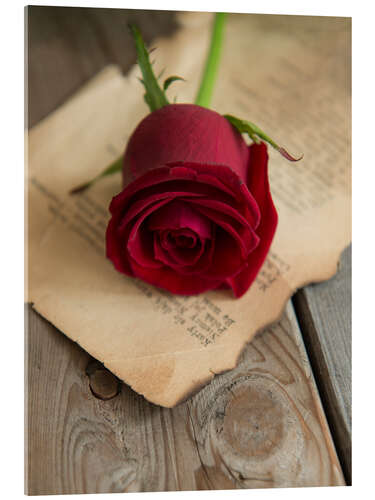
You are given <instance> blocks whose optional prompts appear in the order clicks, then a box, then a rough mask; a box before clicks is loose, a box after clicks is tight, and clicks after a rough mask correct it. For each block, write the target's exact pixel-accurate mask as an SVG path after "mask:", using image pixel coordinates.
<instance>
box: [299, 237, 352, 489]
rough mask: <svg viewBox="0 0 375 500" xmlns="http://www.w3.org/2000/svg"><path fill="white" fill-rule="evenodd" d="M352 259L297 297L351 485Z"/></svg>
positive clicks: (349, 251) (346, 253) (343, 259)
mask: <svg viewBox="0 0 375 500" xmlns="http://www.w3.org/2000/svg"><path fill="white" fill-rule="evenodd" d="M351 257H352V248H351V246H349V247H348V248H347V249H346V250H345V251H344V252H343V254H342V257H341V261H340V266H339V271H338V273H337V275H336V276H334V277H333V278H332V279H331V280H329V281H327V282H325V283H319V284H316V285H310V286H308V287H305V288H304V289H303V290H300V291H299V292H298V293H297V294H296V297H295V299H294V305H295V308H296V312H297V316H298V321H299V323H300V326H301V329H302V332H303V338H304V341H305V345H306V348H307V350H308V353H309V357H310V361H311V364H312V367H313V370H314V374H315V377H316V379H317V384H318V388H319V392H320V395H321V398H322V400H323V404H324V408H325V411H326V415H327V418H328V421H329V423H330V427H331V431H332V434H333V437H334V440H335V444H336V448H337V452H338V454H339V457H340V460H341V463H342V466H343V470H344V473H345V477H346V480H347V482H348V484H351V399H352V391H351V270H352V267H351Z"/></svg>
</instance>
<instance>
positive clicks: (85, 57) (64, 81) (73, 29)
mask: <svg viewBox="0 0 375 500" xmlns="http://www.w3.org/2000/svg"><path fill="white" fill-rule="evenodd" d="M25 12H26V26H27V42H28V43H27V46H28V50H27V54H26V56H27V57H26V59H27V63H28V64H27V73H26V74H27V78H28V86H27V91H28V125H29V127H32V126H33V125H34V124H35V123H37V122H38V121H39V120H40V119H42V118H44V117H45V116H46V115H48V114H49V113H50V112H51V111H53V110H54V109H56V108H57V107H58V106H60V105H61V104H62V103H63V102H64V101H65V100H66V99H67V98H68V97H70V96H71V95H72V94H73V93H74V92H76V91H77V90H78V89H79V88H80V87H81V85H82V84H83V83H85V82H86V81H88V80H89V79H90V78H92V77H93V76H94V75H95V74H96V73H98V71H100V70H101V69H102V68H103V67H104V66H106V65H108V64H110V63H114V64H118V65H119V66H120V68H121V69H122V70H123V71H124V72H126V71H127V70H128V69H129V68H130V66H131V65H132V64H135V61H136V53H135V49H134V47H133V44H132V41H131V36H130V32H129V29H128V24H129V23H134V24H137V25H138V26H139V28H140V29H141V30H142V34H143V37H144V39H145V41H146V42H147V43H148V42H150V41H151V40H152V39H154V38H155V37H156V36H158V35H159V34H163V35H165V36H167V35H168V34H171V33H173V31H174V30H175V29H176V27H177V24H176V22H175V12H169V11H147V10H136V9H99V8H83V7H42V6H29V7H27V8H26V11H25Z"/></svg>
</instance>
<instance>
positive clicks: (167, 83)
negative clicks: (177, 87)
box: [163, 76, 185, 91]
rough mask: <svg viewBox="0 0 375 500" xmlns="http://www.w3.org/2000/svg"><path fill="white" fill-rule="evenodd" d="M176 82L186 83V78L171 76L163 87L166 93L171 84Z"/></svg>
mask: <svg viewBox="0 0 375 500" xmlns="http://www.w3.org/2000/svg"><path fill="white" fill-rule="evenodd" d="M176 80H181V81H183V82H184V81H185V79H184V78H181V77H180V76H170V77H169V78H167V79H166V80H165V81H164V85H163V89H164V91H166V90H167V88H168V87H169V86H170V84H171V83H173V82H175V81H176Z"/></svg>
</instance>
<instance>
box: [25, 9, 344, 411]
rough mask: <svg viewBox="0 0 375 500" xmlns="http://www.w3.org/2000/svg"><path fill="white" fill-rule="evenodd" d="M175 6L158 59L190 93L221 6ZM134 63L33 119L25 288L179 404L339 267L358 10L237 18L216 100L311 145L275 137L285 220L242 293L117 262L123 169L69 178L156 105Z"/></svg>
mask: <svg viewBox="0 0 375 500" xmlns="http://www.w3.org/2000/svg"><path fill="white" fill-rule="evenodd" d="M180 19H181V29H180V30H179V31H178V32H177V34H176V35H175V36H174V37H173V38H172V39H169V40H166V39H162V40H158V41H156V42H154V44H153V46H157V52H156V53H155V55H157V58H156V61H157V62H156V65H157V66H156V68H158V67H159V68H163V67H166V68H167V71H166V74H167V73H168V75H169V74H173V75H174V74H177V75H181V76H183V77H184V78H185V79H186V80H187V82H177V83H175V84H174V85H173V86H172V87H171V89H170V90H168V93H169V95H170V96H171V98H173V95H174V94H173V92H174V93H175V94H177V102H192V101H193V100H194V96H195V93H196V89H197V86H198V82H199V75H200V71H201V68H202V65H203V61H204V57H205V53H206V49H207V47H208V43H209V30H208V26H209V23H210V20H211V15H210V14H204V13H183V14H181V16H180ZM138 75H139V70H138V68H134V70H133V71H131V72H130V74H129V75H128V76H127V77H123V76H122V75H121V74H120V72H119V70H118V69H117V68H116V67H108V68H106V69H105V70H104V71H103V72H102V73H101V74H100V75H98V76H97V77H96V78H95V79H94V80H93V81H92V82H90V84H88V85H87V86H86V87H85V88H83V89H82V90H81V91H80V92H79V93H78V94H77V95H76V96H75V97H73V98H72V99H71V100H70V101H68V102H67V103H66V104H65V105H64V106H63V107H62V108H60V109H59V110H57V111H56V112H54V113H53V114H52V115H51V116H49V117H48V118H47V119H45V120H43V121H42V122H41V123H39V124H38V125H37V126H36V127H34V128H33V129H32V130H31V131H30V133H29V138H28V169H27V176H28V208H29V210H28V236H29V238H28V249H27V250H28V278H29V279H28V294H27V300H28V301H29V302H32V303H33V304H34V308H35V309H36V310H37V311H38V312H39V313H40V314H42V315H43V316H44V317H46V318H47V319H48V320H49V321H51V322H52V323H53V324H54V325H55V326H56V327H57V328H59V329H60V330H61V331H62V332H63V333H65V334H66V335H67V336H68V337H70V338H71V339H72V340H74V341H76V342H78V343H79V344H80V345H81V346H82V347H83V348H84V349H85V350H87V351H88V352H89V353H90V354H91V355H92V356H94V357H95V358H97V359H99V360H101V361H103V362H104V364H105V365H106V366H107V367H108V368H109V369H110V370H111V371H113V373H115V374H116V375H117V376H118V377H120V378H121V379H122V380H124V381H125V382H126V383H127V384H129V385H131V386H132V387H133V389H134V390H136V391H137V392H139V393H141V394H143V395H144V396H145V397H146V398H147V399H148V400H150V401H152V402H154V403H157V404H160V405H163V406H168V407H170V406H174V405H176V404H177V403H179V402H180V401H182V400H184V399H185V398H186V397H188V396H189V394H191V393H192V392H194V391H196V390H197V389H198V388H199V387H201V386H202V385H203V384H205V383H207V382H208V381H209V380H210V379H211V378H212V377H213V376H214V374H216V373H220V372H222V371H224V370H227V369H230V368H232V367H234V366H235V365H236V360H237V358H238V356H239V354H240V352H241V350H242V349H243V347H244V345H245V343H247V342H248V341H249V340H251V338H252V337H253V336H254V335H255V333H256V332H257V331H258V330H259V329H261V328H262V327H264V326H265V325H266V324H268V323H271V322H273V321H275V320H276V319H277V318H278V317H279V316H280V314H281V312H282V310H283V308H284V305H285V303H286V301H287V299H288V298H289V297H290V295H291V294H292V293H293V291H294V290H295V289H296V288H298V287H301V286H302V285H304V284H306V283H309V282H313V281H314V282H315V281H320V280H324V279H328V278H329V277H331V276H332V275H333V274H334V273H335V271H336V268H337V262H338V259H339V256H340V253H341V251H342V250H343V249H344V248H345V247H346V246H347V245H348V243H349V242H350V239H351V171H350V126H351V125H350V106H351V103H350V20H348V19H344V18H341V19H339V18H337V19H336V18H317V17H297V16H273V15H272V16H270V15H267V16H263V15H247V14H239V15H237V14H235V15H231V16H229V18H228V24H227V29H226V38H225V45H224V50H223V58H222V64H221V67H220V74H219V78H218V83H217V87H216V89H215V95H214V99H213V103H212V107H213V109H215V110H217V111H218V112H220V113H223V114H224V113H230V114H234V115H237V116H238V117H240V118H244V119H248V120H251V121H253V122H255V123H257V124H258V125H259V126H260V127H261V128H262V129H263V130H265V131H266V132H267V133H268V134H269V135H270V136H271V137H273V138H274V139H275V140H276V141H278V142H279V143H280V144H281V145H283V146H285V147H287V149H289V150H290V152H291V153H292V154H296V155H298V154H300V153H302V152H303V153H304V159H303V160H302V161H301V162H299V163H297V164H291V163H288V162H287V161H286V160H284V159H283V158H281V156H280V155H278V153H276V152H275V151H273V150H271V151H270V183H271V190H272V193H273V195H274V199H275V204H276V207H277V209H278V212H279V226H278V229H277V233H276V236H275V239H274V242H273V245H272V248H271V252H270V254H269V257H268V258H267V260H266V262H265V264H264V266H263V268H262V270H261V272H260V274H259V275H258V277H257V279H256V282H255V283H254V284H253V285H252V286H251V288H250V290H249V291H248V292H247V293H246V294H245V295H244V296H243V297H242V298H241V299H237V300H236V299H234V298H233V296H232V295H231V293H230V292H228V291H225V292H224V291H220V292H219V291H218V292H209V293H205V294H203V295H200V296H197V297H180V296H173V295H171V294H169V293H166V292H164V291H161V290H159V289H156V288H154V287H152V286H149V285H147V284H145V283H143V282H141V281H139V280H136V279H131V278H128V277H125V276H123V275H121V274H119V273H118V272H116V271H115V270H114V268H113V265H112V263H111V262H110V261H108V260H107V259H106V258H105V242H104V234H105V229H106V224H107V221H108V219H109V213H108V205H109V203H110V200H111V198H112V196H114V195H115V194H117V193H118V192H119V191H120V189H121V177H120V175H114V176H112V177H109V178H106V179H104V180H103V181H101V182H99V183H97V185H95V186H93V187H92V188H91V189H89V190H88V191H86V192H84V193H82V194H80V195H75V196H70V195H69V194H68V191H69V190H70V189H71V188H72V187H74V186H77V185H79V184H80V183H82V182H84V181H86V180H88V179H90V178H92V177H93V176H94V175H95V174H97V173H98V172H100V171H101V170H102V169H103V168H104V167H105V166H107V165H108V164H109V163H110V162H111V161H113V160H114V159H115V158H116V157H117V156H119V154H120V153H121V152H122V151H123V149H124V147H125V144H126V142H127V139H128V137H129V135H130V134H131V132H132V130H133V129H134V127H135V125H136V124H137V123H138V122H139V121H140V120H141V119H142V118H143V117H144V116H145V115H146V114H147V112H148V111H147V108H146V105H145V104H144V102H143V98H142V90H143V89H142V88H141V86H140V83H139V81H138V79H137V76H138Z"/></svg>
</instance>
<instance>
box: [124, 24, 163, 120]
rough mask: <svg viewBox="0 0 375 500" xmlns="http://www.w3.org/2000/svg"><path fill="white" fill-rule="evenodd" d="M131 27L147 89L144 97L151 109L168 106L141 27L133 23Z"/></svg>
mask: <svg viewBox="0 0 375 500" xmlns="http://www.w3.org/2000/svg"><path fill="white" fill-rule="evenodd" d="M129 28H130V32H131V34H132V36H133V39H134V42H135V48H136V50H137V59H138V64H139V67H140V69H141V72H142V76H143V79H142V83H143V85H144V87H145V89H146V93H145V96H144V98H145V101H146V103H147V105H148V106H149V108H150V110H151V111H155V110H156V109H159V108H162V107H163V106H167V105H168V104H169V102H168V100H167V98H166V96H165V93H164V92H163V90H162V89H161V88H160V86H159V84H158V81H157V79H156V78H155V74H154V71H153V69H152V65H151V63H150V58H149V52H148V51H147V49H146V47H145V44H144V41H143V39H142V35H141V33H140V31H139V29H138V28H137V27H136V26H134V25H133V24H131V25H129Z"/></svg>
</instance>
